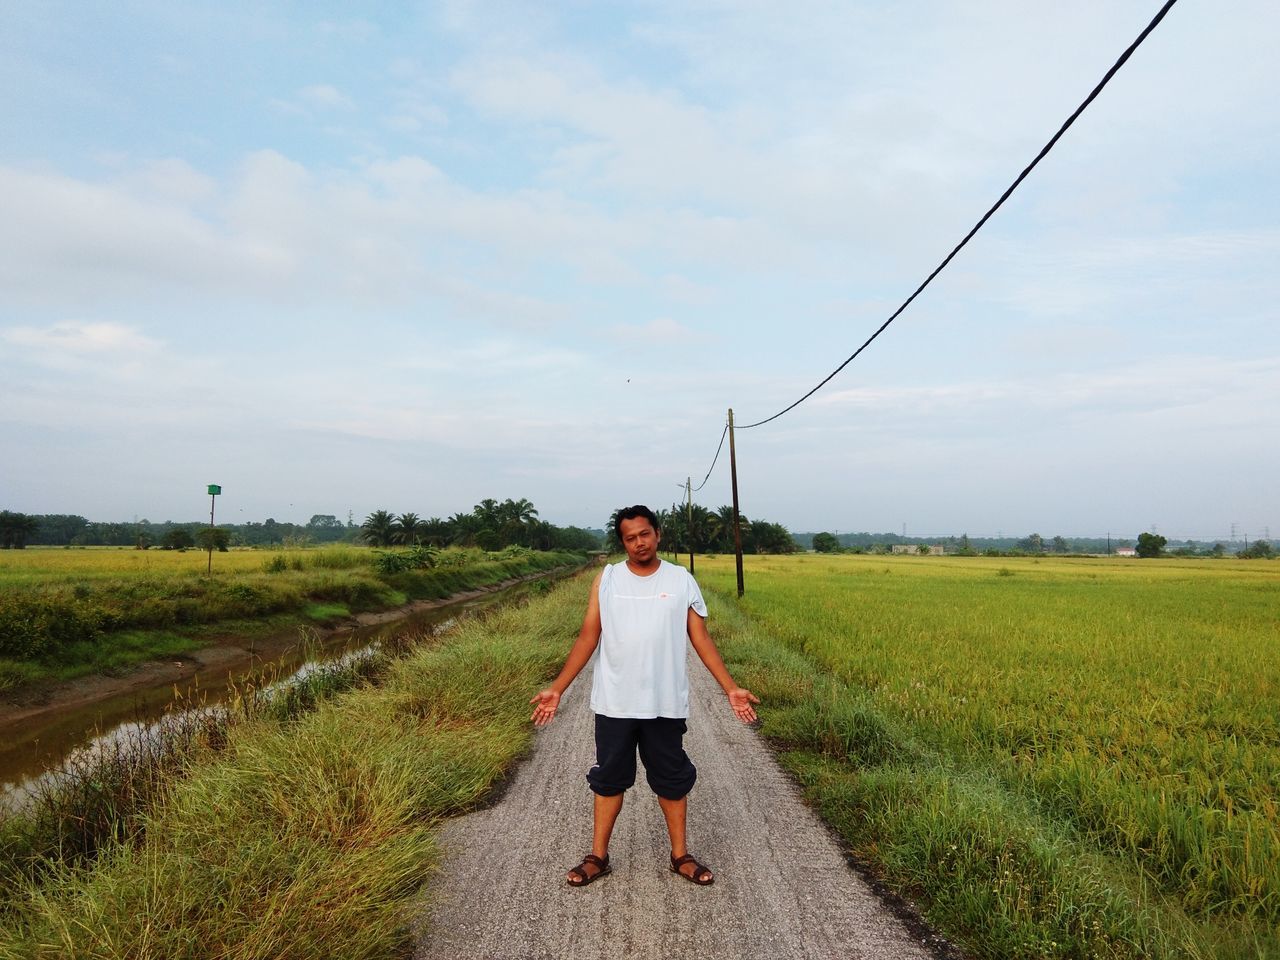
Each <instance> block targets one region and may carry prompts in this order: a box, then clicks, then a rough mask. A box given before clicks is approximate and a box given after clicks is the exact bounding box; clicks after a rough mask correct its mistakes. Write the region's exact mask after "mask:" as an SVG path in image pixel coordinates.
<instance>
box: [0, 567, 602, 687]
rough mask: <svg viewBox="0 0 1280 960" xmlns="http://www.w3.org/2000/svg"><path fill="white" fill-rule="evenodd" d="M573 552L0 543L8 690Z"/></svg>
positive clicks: (1, 655)
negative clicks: (228, 629)
mask: <svg viewBox="0 0 1280 960" xmlns="http://www.w3.org/2000/svg"><path fill="white" fill-rule="evenodd" d="M582 559H583V558H582V557H581V556H580V555H577V554H569V553H556V552H546V553H544V552H540V551H532V550H526V549H524V548H520V547H509V548H506V549H505V550H503V551H500V552H497V553H486V552H485V551H482V550H478V549H474V548H455V547H451V548H448V549H446V550H441V551H426V550H418V549H414V550H401V551H377V550H370V549H367V548H361V547H351V546H331V547H320V548H312V549H294V550H232V551H230V552H227V553H214V555H213V571H212V575H211V576H207V575H206V569H207V565H208V562H209V557H208V554H206V553H203V552H200V551H187V552H180V551H162V550H127V549H126V550H119V549H109V548H105V549H88V550H63V549H26V550H7V551H0V691H4V690H6V689H9V688H13V687H17V686H21V685H23V684H30V683H37V682H44V681H48V680H67V679H72V678H74V677H76V676H81V675H83V674H85V673H93V672H101V671H109V670H117V669H123V668H126V667H128V666H129V665H130V664H132V663H135V662H137V661H139V660H145V659H150V658H154V657H158V656H170V655H176V654H179V653H182V652H185V651H187V650H191V649H195V647H197V646H199V645H200V643H201V642H202V641H201V639H200V638H198V637H196V636H195V634H197V633H199V631H200V630H202V629H210V628H214V627H217V626H218V625H224V624H228V623H237V624H238V626H237V627H236V629H237V630H240V629H242V628H243V627H244V625H245V624H249V626H250V627H252V626H253V625H254V624H257V625H261V624H262V623H263V621H265V620H266V618H270V617H276V616H280V617H299V616H301V617H306V618H309V619H312V620H325V619H333V618H336V617H343V616H347V615H349V614H351V613H355V612H359V611H363V610H375V609H387V608H390V607H395V606H399V605H401V604H403V603H405V602H406V601H407V600H419V599H440V598H443V597H447V596H450V595H452V594H454V593H457V592H460V591H463V590H470V589H475V588H477V587H487V586H492V585H494V584H497V583H500V582H502V581H503V580H506V579H508V578H512V577H519V576H524V575H528V574H533V573H536V572H540V571H544V570H549V569H551V568H553V567H559V566H566V565H572V564H575V563H581V562H582Z"/></svg>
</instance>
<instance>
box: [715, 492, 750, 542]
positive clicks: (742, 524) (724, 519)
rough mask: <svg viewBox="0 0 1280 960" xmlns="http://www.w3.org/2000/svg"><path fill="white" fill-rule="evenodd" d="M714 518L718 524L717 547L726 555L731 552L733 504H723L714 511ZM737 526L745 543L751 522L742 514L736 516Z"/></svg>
mask: <svg viewBox="0 0 1280 960" xmlns="http://www.w3.org/2000/svg"><path fill="white" fill-rule="evenodd" d="M716 517H717V518H718V520H719V523H720V535H719V536H718V537H717V538H716V539H717V546H718V548H719V549H721V550H724V551H725V552H726V553H728V552H729V551H731V550H733V548H734V544H733V504H725V505H724V506H723V507H721V508H720V509H719V510H717V511H716ZM738 526H739V528H740V529H741V530H742V539H743V541H744V542H745V541H746V539H747V535H748V531H749V530H750V527H751V522H750V521H749V520H748V519H747V518H746V517H744V516H743V515H742V514H738Z"/></svg>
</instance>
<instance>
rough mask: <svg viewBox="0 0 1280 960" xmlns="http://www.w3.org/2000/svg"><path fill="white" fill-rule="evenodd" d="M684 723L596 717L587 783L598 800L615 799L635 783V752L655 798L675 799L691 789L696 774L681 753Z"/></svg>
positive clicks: (682, 721) (682, 751)
mask: <svg viewBox="0 0 1280 960" xmlns="http://www.w3.org/2000/svg"><path fill="white" fill-rule="evenodd" d="M686 729H687V728H686V727H685V722H684V720H683V719H681V718H671V717H656V718H654V719H651V720H634V719H631V718H629V717H605V716H601V715H600V714H598V713H597V714H596V765H595V766H594V767H592V768H591V769H590V770H588V771H587V783H589V784H590V785H591V789H592V790H594V791H595V792H596V793H598V794H600V796H602V797H616V796H617V795H618V794H620V793H622V792H623V791H625V790H626V789H627V788H628V787H630V786H631V785H632V784H634V783H635V782H636V750H637V748H638V749H639V751H640V760H641V761H642V762H643V763H644V775H645V779H647V780H648V781H649V787H650V789H652V790H653V792H654V793H656V794H657V795H658V796H660V797H662V798H664V799H666V800H679V799H680V798H681V797H683V796H684V795H685V794H686V793H688V792H689V791H690V790H692V789H693V783H694V781H695V780H697V779H698V771H697V769H696V768H695V767H694V765H693V763H692V761H690V760H689V755H688V754H687V753H685V752H684V746H683V739H684V734H685V730H686Z"/></svg>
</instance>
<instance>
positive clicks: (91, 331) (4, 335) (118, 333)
mask: <svg viewBox="0 0 1280 960" xmlns="http://www.w3.org/2000/svg"><path fill="white" fill-rule="evenodd" d="M0 339H3V340H5V341H7V342H9V343H12V344H15V345H17V346H20V347H29V348H32V349H34V350H37V351H39V352H40V353H41V354H44V355H68V354H69V355H74V356H84V355H101V354H112V353H115V354H137V353H155V352H156V351H158V350H159V349H160V342H159V341H157V340H154V339H152V338H151V337H148V336H146V335H145V334H143V333H141V332H139V331H138V330H136V329H134V328H132V327H128V326H125V325H124V324H119V323H94V322H83V321H76V320H67V321H64V322H62V323H55V324H53V325H52V326H50V327H10V328H8V329H0Z"/></svg>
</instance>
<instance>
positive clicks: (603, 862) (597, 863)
mask: <svg viewBox="0 0 1280 960" xmlns="http://www.w3.org/2000/svg"><path fill="white" fill-rule="evenodd" d="M587 864H591V866H593V867H595V868H596V872H595V873H587V871H586V866H587ZM569 872H570V873H572V874H574V875H575V876H577V877H580V878H581V879H579V880H567V881H566V882H567V883H568V884H569V886H571V887H585V886H586V885H587V884H588V883H591V882H592V881H593V880H599V879H600V878H601V877H603V876H604V875H605V874H606V873H612V872H613V867H611V866H609V856H608V854H606V855H605V856H604V858H603V859H602V858H600V857H597V856H596V855H595V854H594V853H588V854H587V855H586V856H585V857H583V858H582V862H581V863H580V864H578V865H577V866H576V867H570V868H569Z"/></svg>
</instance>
